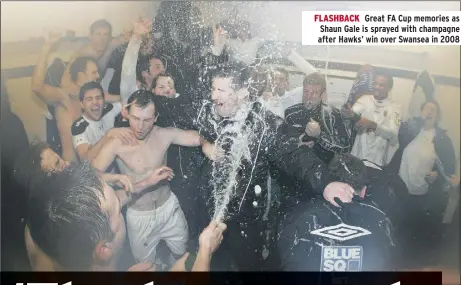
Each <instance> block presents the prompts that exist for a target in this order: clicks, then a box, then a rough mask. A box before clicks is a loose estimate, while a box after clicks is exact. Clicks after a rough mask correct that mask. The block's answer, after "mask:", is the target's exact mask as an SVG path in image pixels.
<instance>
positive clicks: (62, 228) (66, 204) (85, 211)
mask: <svg viewBox="0 0 461 285" xmlns="http://www.w3.org/2000/svg"><path fill="white" fill-rule="evenodd" d="M101 198H102V199H104V198H105V197H104V182H103V181H102V180H101V178H100V176H99V175H98V173H97V172H96V170H95V169H94V168H92V167H91V165H90V164H89V162H87V161H85V162H83V163H80V164H78V163H73V164H71V165H70V166H68V167H67V168H66V169H65V170H64V171H62V172H58V173H53V174H52V176H50V177H49V178H48V179H47V180H46V183H41V184H40V185H38V186H37V187H36V192H35V193H34V194H33V195H32V196H31V199H30V205H29V211H30V212H29V217H28V219H27V225H28V226H29V229H30V234H31V236H32V239H33V240H34V241H35V243H36V244H37V245H38V246H39V247H40V249H42V250H43V252H45V253H46V254H47V255H48V256H49V257H50V258H52V259H53V260H55V261H57V262H58V263H59V264H60V265H61V266H63V267H64V268H65V269H66V270H72V271H75V270H78V271H88V270H90V269H91V267H92V264H93V253H94V250H95V248H96V245H97V244H98V242H100V241H112V240H113V239H114V237H115V234H114V233H113V232H112V230H111V228H110V218H109V215H108V213H107V212H105V211H104V209H103V208H102V207H101Z"/></svg>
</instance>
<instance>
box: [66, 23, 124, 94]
mask: <svg viewBox="0 0 461 285" xmlns="http://www.w3.org/2000/svg"><path fill="white" fill-rule="evenodd" d="M89 38H90V43H88V44H85V45H84V46H82V47H81V48H80V49H79V50H78V51H77V52H76V53H75V54H74V55H73V56H72V57H71V59H70V60H69V64H68V65H67V67H66V70H65V71H64V74H63V75H62V78H61V87H63V88H65V89H68V90H71V91H72V93H74V94H78V87H77V86H76V85H75V84H74V83H73V82H72V79H71V75H70V73H69V71H70V65H71V64H72V62H74V60H75V59H76V58H78V57H81V56H88V57H92V58H93V59H94V60H96V62H97V63H98V68H99V73H100V75H101V77H103V76H104V75H105V71H106V67H107V63H108V61H109V56H110V55H111V53H112V52H113V50H114V49H115V48H116V47H118V46H119V45H120V44H122V43H124V42H125V41H126V36H125V35H121V36H120V37H117V38H112V25H111V24H110V23H109V22H107V21H106V20H97V21H95V22H94V23H93V24H91V26H90V35H89ZM106 97H107V98H106V99H108V100H110V101H117V100H120V97H119V96H117V95H111V94H106Z"/></svg>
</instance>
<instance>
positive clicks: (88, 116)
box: [71, 82, 135, 160]
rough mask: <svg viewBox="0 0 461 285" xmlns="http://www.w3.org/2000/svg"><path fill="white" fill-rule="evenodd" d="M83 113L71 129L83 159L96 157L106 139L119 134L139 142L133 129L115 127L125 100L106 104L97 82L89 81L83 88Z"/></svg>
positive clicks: (129, 140)
mask: <svg viewBox="0 0 461 285" xmlns="http://www.w3.org/2000/svg"><path fill="white" fill-rule="evenodd" d="M80 103H81V107H82V109H83V115H82V116H81V117H80V118H79V119H77V120H76V121H75V122H74V123H73V125H72V129H71V133H72V141H73V144H74V147H75V149H76V152H77V154H78V157H79V159H80V160H83V159H90V160H91V159H92V158H94V157H95V156H96V155H97V153H98V152H99V149H100V148H101V146H102V145H103V143H104V142H105V141H107V140H108V139H110V138H112V137H118V138H121V139H123V140H124V141H126V142H129V143H135V138H134V134H133V132H132V131H131V130H129V129H113V127H114V121H115V117H116V116H117V115H118V114H119V113H120V111H121V110H122V105H121V103H119V102H117V103H108V104H105V100H104V91H103V89H102V87H101V85H100V84H99V83H97V82H89V83H86V84H85V85H83V86H82V88H81V89H80Z"/></svg>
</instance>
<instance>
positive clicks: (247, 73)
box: [211, 62, 251, 91]
mask: <svg viewBox="0 0 461 285" xmlns="http://www.w3.org/2000/svg"><path fill="white" fill-rule="evenodd" d="M214 78H231V83H232V88H233V89H234V90H235V91H237V90H240V89H242V88H247V87H248V86H249V81H250V78H251V69H250V68H249V67H248V66H246V65H245V64H243V63H240V62H228V63H225V64H222V65H220V66H219V67H218V68H217V69H215V70H212V71H211V79H214Z"/></svg>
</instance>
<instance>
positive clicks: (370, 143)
mask: <svg viewBox="0 0 461 285" xmlns="http://www.w3.org/2000/svg"><path fill="white" fill-rule="evenodd" d="M393 84H394V83H393V79H392V76H390V75H389V74H387V73H386V72H384V71H382V70H379V69H377V70H376V71H375V74H374V89H375V94H374V95H363V96H362V97H360V99H358V100H357V102H356V103H355V104H354V106H353V107H352V110H344V113H345V114H344V115H345V116H347V117H356V120H357V121H358V122H357V123H356V125H355V128H356V129H357V137H356V139H355V143H354V146H353V148H352V151H351V153H352V155H354V156H356V157H358V158H360V159H365V160H368V161H371V162H373V163H375V164H377V165H379V166H385V165H387V164H388V163H389V162H390V160H391V159H392V156H393V154H394V152H395V151H396V146H397V143H398V131H399V127H400V121H401V118H402V111H401V108H400V106H399V105H398V104H396V103H395V102H393V101H392V100H391V99H389V98H388V97H389V91H390V90H391V89H392V86H393Z"/></svg>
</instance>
